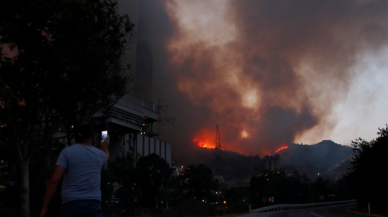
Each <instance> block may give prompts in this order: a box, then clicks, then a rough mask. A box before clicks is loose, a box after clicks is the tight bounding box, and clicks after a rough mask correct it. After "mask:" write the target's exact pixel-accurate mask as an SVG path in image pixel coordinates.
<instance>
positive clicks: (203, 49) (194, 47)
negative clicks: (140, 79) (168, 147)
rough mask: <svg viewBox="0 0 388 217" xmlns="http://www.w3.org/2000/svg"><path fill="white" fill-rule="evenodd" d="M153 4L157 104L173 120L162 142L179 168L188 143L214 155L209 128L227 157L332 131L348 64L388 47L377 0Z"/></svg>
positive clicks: (385, 14) (387, 13)
mask: <svg viewBox="0 0 388 217" xmlns="http://www.w3.org/2000/svg"><path fill="white" fill-rule="evenodd" d="M157 4H160V5H158V6H156V8H159V9H160V11H158V10H157V9H155V11H156V12H155V17H154V19H155V22H154V26H155V35H154V37H155V42H158V43H154V46H155V47H154V50H155V51H156V52H155V53H156V54H155V55H156V56H155V57H156V59H158V58H159V60H156V64H155V65H156V67H155V89H156V93H155V94H156V96H155V99H156V100H157V99H164V101H163V102H164V103H166V104H168V105H169V110H168V111H167V113H162V115H163V116H165V117H175V118H176V122H175V123H174V125H173V126H168V127H166V128H164V129H163V135H164V137H165V138H167V139H168V140H170V141H171V142H172V143H173V146H174V148H173V158H174V157H175V159H176V160H178V161H179V160H180V157H181V156H183V157H185V159H189V157H190V155H191V156H192V155H195V154H193V153H195V148H193V147H194V146H196V142H197V141H196V142H194V141H193V140H194V139H197V140H200V141H202V142H203V143H207V147H212V146H214V139H215V125H216V124H218V125H219V127H220V132H221V143H222V145H223V146H224V147H225V148H227V149H229V150H235V151H240V152H243V153H245V154H251V153H252V154H254V155H256V154H260V155H263V154H269V153H273V151H274V150H276V149H278V148H279V147H281V146H282V145H283V144H290V143H292V142H294V140H295V139H296V138H298V137H300V136H301V135H303V133H305V132H306V131H308V130H311V129H314V128H315V129H319V130H316V131H315V133H316V134H317V135H319V133H323V132H325V131H327V130H330V127H332V126H333V120H328V118H327V117H328V115H330V114H331V112H332V108H333V105H334V104H335V103H338V102H340V101H341V100H343V98H344V97H345V96H346V95H347V93H348V89H349V85H350V84H351V82H352V80H353V78H354V77H356V76H358V75H357V73H356V72H355V70H354V67H355V65H356V64H358V61H359V60H360V58H361V57H362V56H363V55H366V54H368V53H374V52H377V51H378V50H379V49H381V48H383V47H384V46H386V45H387V40H388V37H387V30H388V28H387V18H388V1H384V0H381V1H378V0H375V1H369V0H360V1H358V0H342V1H338V0H325V1H311V0H292V1H291V0H267V1H251V0H213V1H202V0H196V1H195V0H190V1H179V0H171V1H165V2H163V3H157ZM158 34H159V35H158ZM162 104H163V103H162ZM188 150H192V151H191V152H188ZM186 156H187V157H186ZM192 159H196V157H195V156H192Z"/></svg>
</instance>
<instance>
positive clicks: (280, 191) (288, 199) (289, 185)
mask: <svg viewBox="0 0 388 217" xmlns="http://www.w3.org/2000/svg"><path fill="white" fill-rule="evenodd" d="M250 192H251V194H252V195H251V200H252V201H256V202H255V204H258V206H264V205H268V201H267V202H263V201H262V199H263V198H265V199H267V198H268V197H274V198H275V203H276V204H282V203H283V204H290V203H291V204H292V203H313V202H322V201H338V200H349V199H352V195H351V194H350V193H349V188H348V186H347V184H346V182H345V181H344V180H343V179H337V180H336V181H334V182H330V181H328V180H324V179H323V178H322V177H319V178H318V179H316V180H315V181H314V182H311V181H309V178H308V177H307V176H305V175H303V174H299V173H298V172H297V171H295V172H294V175H292V176H291V175H289V174H287V173H286V172H285V171H279V172H278V173H274V172H271V171H264V172H263V173H262V174H261V175H259V176H253V177H252V178H251V184H250Z"/></svg>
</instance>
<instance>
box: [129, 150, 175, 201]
mask: <svg viewBox="0 0 388 217" xmlns="http://www.w3.org/2000/svg"><path fill="white" fill-rule="evenodd" d="M171 174H172V170H171V168H170V166H169V165H168V163H167V161H165V160H164V159H163V158H161V157H159V156H158V155H157V154H155V153H152V154H150V155H147V156H145V157H141V158H140V159H139V160H138V162H137V164H136V183H135V184H136V185H137V186H139V188H140V190H141V194H142V197H143V198H141V199H140V200H141V201H142V203H143V205H145V206H150V207H152V206H153V205H154V204H155V202H157V203H162V201H163V199H165V196H166V195H165V194H164V193H165V189H166V188H167V187H168V185H169V178H170V176H171Z"/></svg>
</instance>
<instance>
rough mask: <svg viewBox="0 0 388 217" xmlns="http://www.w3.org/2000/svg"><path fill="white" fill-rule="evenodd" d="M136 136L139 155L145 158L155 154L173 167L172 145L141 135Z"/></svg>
mask: <svg viewBox="0 0 388 217" xmlns="http://www.w3.org/2000/svg"><path fill="white" fill-rule="evenodd" d="M136 136H137V142H136V147H137V153H138V155H140V156H142V157H143V156H147V155H149V154H152V153H155V154H157V155H159V156H160V157H161V158H163V159H165V160H166V161H167V163H168V164H169V165H170V166H171V143H167V142H165V141H162V140H159V139H155V138H150V137H148V136H145V135H141V134H137V135H136Z"/></svg>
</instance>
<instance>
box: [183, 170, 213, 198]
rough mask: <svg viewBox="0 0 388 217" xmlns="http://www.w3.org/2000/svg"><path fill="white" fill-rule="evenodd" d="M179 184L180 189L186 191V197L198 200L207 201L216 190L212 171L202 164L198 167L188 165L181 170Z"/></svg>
mask: <svg viewBox="0 0 388 217" xmlns="http://www.w3.org/2000/svg"><path fill="white" fill-rule="evenodd" d="M180 182H181V185H182V188H183V189H185V190H186V191H187V196H189V197H195V198H197V199H200V200H207V199H209V198H210V196H211V195H212V192H211V191H215V190H216V188H217V181H215V180H214V174H213V171H212V170H211V169H210V168H209V167H207V166H205V165H203V164H200V165H198V166H196V165H190V166H189V167H187V169H185V170H183V175H182V176H180Z"/></svg>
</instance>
